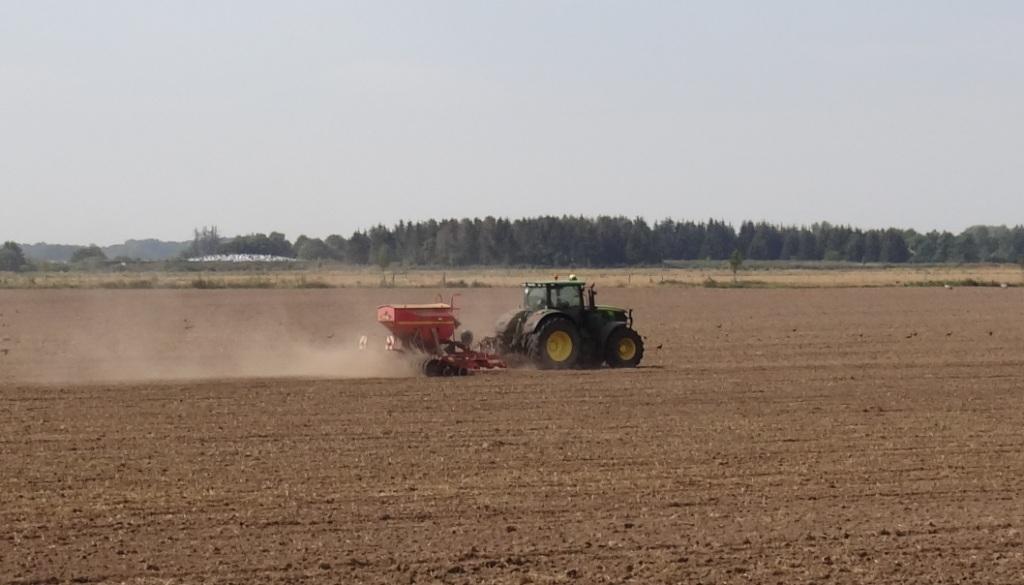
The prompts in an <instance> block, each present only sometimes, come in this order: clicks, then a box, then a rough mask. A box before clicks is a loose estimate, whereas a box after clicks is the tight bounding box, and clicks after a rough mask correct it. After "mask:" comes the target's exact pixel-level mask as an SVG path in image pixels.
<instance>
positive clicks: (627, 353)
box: [604, 327, 644, 368]
mask: <svg viewBox="0 0 1024 585" xmlns="http://www.w3.org/2000/svg"><path fill="white" fill-rule="evenodd" d="M604 348H605V354H604V356H605V357H604V361H605V362H607V363H608V365H609V366H611V367H613V368H635V367H636V366H637V365H638V364H639V363H640V360H642V359H644V340H643V339H642V338H641V337H640V334H639V333H637V332H636V331H633V330H632V329H630V328H629V327H619V328H618V329H616V330H615V331H612V334H611V335H609V336H608V341H607V342H605V346H604Z"/></svg>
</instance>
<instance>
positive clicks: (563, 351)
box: [547, 331, 572, 362]
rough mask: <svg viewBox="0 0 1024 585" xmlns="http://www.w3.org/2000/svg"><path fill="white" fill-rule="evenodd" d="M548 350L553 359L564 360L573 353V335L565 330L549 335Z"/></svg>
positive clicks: (556, 360)
mask: <svg viewBox="0 0 1024 585" xmlns="http://www.w3.org/2000/svg"><path fill="white" fill-rule="evenodd" d="M547 350H548V357H549V358H551V361H555V362H564V361H565V360H567V359H569V356H571V355H572V337H571V336H570V335H569V334H568V333H566V332H565V331H555V332H554V333H552V334H551V335H548V342H547Z"/></svg>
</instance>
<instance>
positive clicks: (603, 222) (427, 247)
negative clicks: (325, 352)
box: [183, 216, 1024, 267]
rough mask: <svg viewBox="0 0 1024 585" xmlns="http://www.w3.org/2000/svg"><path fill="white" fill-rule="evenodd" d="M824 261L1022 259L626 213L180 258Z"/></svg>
mask: <svg viewBox="0 0 1024 585" xmlns="http://www.w3.org/2000/svg"><path fill="white" fill-rule="evenodd" d="M734 251H739V253H740V254H741V255H742V257H743V258H745V259H750V260H802V261H813V260H828V261H837V262H857V263H864V262H882V263H895V264H899V263H905V262H915V263H963V262H968V263H969V262H1022V261H1024V226H1021V225H1018V226H1016V227H1006V226H974V227H971V228H968V229H967V230H964V231H963V232H962V233H960V234H953V233H950V232H939V231H930V232H928V233H918V232H916V231H914V230H900V229H895V228H889V229H868V230H865V229H859V228H854V227H849V226H842V225H831V224H829V223H825V222H823V223H816V224H813V225H811V226H799V227H797V226H783V225H776V224H771V223H766V222H757V223H755V222H752V221H745V222H743V223H741V224H740V227H739V230H737V229H735V228H734V227H733V226H732V225H730V224H728V223H726V222H723V221H717V220H709V221H707V222H694V221H674V220H663V221H658V222H655V223H654V224H653V225H652V224H648V223H647V222H646V221H644V220H643V219H629V218H625V217H606V216H602V217H597V218H587V217H575V216H563V217H552V216H548V217H536V218H525V219H515V220H509V219H496V218H493V217H487V218H484V219H459V220H457V219H447V220H442V221H435V220H429V221H421V222H400V223H398V224H397V225H395V226H393V227H386V226H383V225H379V226H376V227H373V228H371V229H369V230H366V231H357V232H355V233H354V234H352V235H351V236H349V237H347V238H346V237H343V236H340V235H332V236H328V237H327V238H323V239H320V238H309V237H306V236H299V237H298V238H297V239H296V240H295V241H294V242H292V241H289V240H288V239H287V238H286V237H285V236H284V234H281V233H278V232H274V233H271V234H269V235H266V234H250V235H244V236H237V237H235V238H230V239H225V238H221V237H220V236H219V235H218V233H217V230H216V228H203V229H201V230H196V232H195V237H194V238H193V241H192V242H191V244H190V245H189V246H188V247H187V248H186V250H185V251H184V252H183V254H184V255H185V256H202V255H208V254H232V253H240V254H271V255H277V256H289V257H295V258H299V259H302V260H335V261H339V262H345V263H349V264H362V265H379V266H382V267H387V266H390V265H392V264H401V265H405V266H514V265H520V266H594V267H596V266H628V265H641V264H657V263H661V262H663V261H666V260H705V259H708V260H724V259H727V258H729V257H730V256H731V255H732V254H733V252H734Z"/></svg>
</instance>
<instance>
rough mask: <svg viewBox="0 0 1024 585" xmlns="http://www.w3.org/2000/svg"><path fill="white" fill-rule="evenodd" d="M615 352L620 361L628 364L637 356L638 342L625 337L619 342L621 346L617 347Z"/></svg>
mask: <svg viewBox="0 0 1024 585" xmlns="http://www.w3.org/2000/svg"><path fill="white" fill-rule="evenodd" d="M615 352H616V353H617V354H618V356H619V359H620V360H622V361H624V362H628V361H629V360H631V359H633V357H634V356H636V342H635V341H633V340H632V339H630V338H628V337H623V338H622V339H620V340H619V344H618V345H616V346H615Z"/></svg>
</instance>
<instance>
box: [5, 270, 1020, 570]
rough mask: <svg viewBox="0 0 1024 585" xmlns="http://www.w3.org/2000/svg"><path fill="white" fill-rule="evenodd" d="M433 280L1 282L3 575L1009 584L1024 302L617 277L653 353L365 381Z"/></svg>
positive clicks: (476, 308) (958, 294) (981, 293)
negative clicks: (714, 286) (558, 365)
mask: <svg viewBox="0 0 1024 585" xmlns="http://www.w3.org/2000/svg"><path fill="white" fill-rule="evenodd" d="M432 296H433V293H431V292H429V291H409V290H406V291H394V290H386V291H372V290H319V291H120V292H114V291H108V292H102V291H93V292H89V291H46V292H40V291H6V292H0V527H2V530H0V583H57V582H112V583H122V582H128V583H153V584H156V583H161V584H177V583H197V582H204V583H414V582H415V583H421V582H423V583H434V582H443V583H481V582H497V583H516V584H519V583H562V582H572V581H576V582H581V583H604V582H609V583H622V582H636V583H697V582H702V583H787V584H788V583H829V582H835V583H851V584H852V583H895V582H900V583H959V582H972V583H1019V582H1020V581H1021V578H1022V575H1024V552H1022V551H1024V536H1022V533H1021V531H1022V530H1024V431H1022V430H1021V429H1022V428H1024V395H1022V393H1024V290H1021V289H985V290H982V289H954V290H944V289H875V290H871V289H867V290H856V289H849V290H760V291H757V290H693V289H676V290H664V289H645V290H607V291H605V293H604V294H602V295H601V301H602V302H606V303H613V304H622V305H629V306H633V307H635V308H636V317H637V327H638V328H639V329H640V330H641V331H642V332H643V333H644V334H645V335H647V336H648V357H647V359H646V360H645V366H647V367H644V368H641V369H638V370H635V371H607V370H603V371H588V372H567V373H545V372H536V371H509V372H504V373H500V374H493V375H481V376H475V377H471V378H464V379H425V378H418V377H404V378H383V377H366V376H382V375H386V374H387V375H396V376H397V375H405V374H407V373H408V372H405V371H401V370H399V371H395V370H394V368H392V366H393V365H394V364H391V363H390V362H387V361H380V360H379V359H376V358H374V359H371V358H370V357H368V356H369V355H370V354H354V352H352V351H351V348H352V347H353V346H354V345H355V340H356V338H357V337H358V334H359V333H360V332H363V331H365V332H374V331H375V327H376V325H375V324H374V323H373V322H372V319H373V309H374V307H375V305H376V304H378V303H380V302H387V301H413V302H415V301H424V300H425V301H429V300H432ZM517 296H518V293H517V291H516V290H496V289H492V290H471V291H467V292H466V293H465V294H464V295H463V296H462V297H461V299H459V302H460V303H461V304H463V305H465V306H466V307H467V313H466V315H465V320H466V321H467V322H469V323H471V324H473V325H474V328H475V329H476V330H477V331H478V332H479V333H482V332H483V331H482V329H483V324H484V323H486V322H487V321H489V320H490V318H491V317H492V316H493V315H494V314H496V313H497V312H499V311H500V310H501V309H503V308H506V307H507V306H509V305H511V304H514V303H515V302H516V300H517ZM410 297H416V298H410ZM470 308H472V312H470ZM378 337H379V336H378ZM659 345H660V346H661V349H657V346H659ZM373 355H376V354H373ZM333 356H337V357H336V359H335V358H334V357H333ZM118 380H119V381H118ZM125 380H128V381H125Z"/></svg>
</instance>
